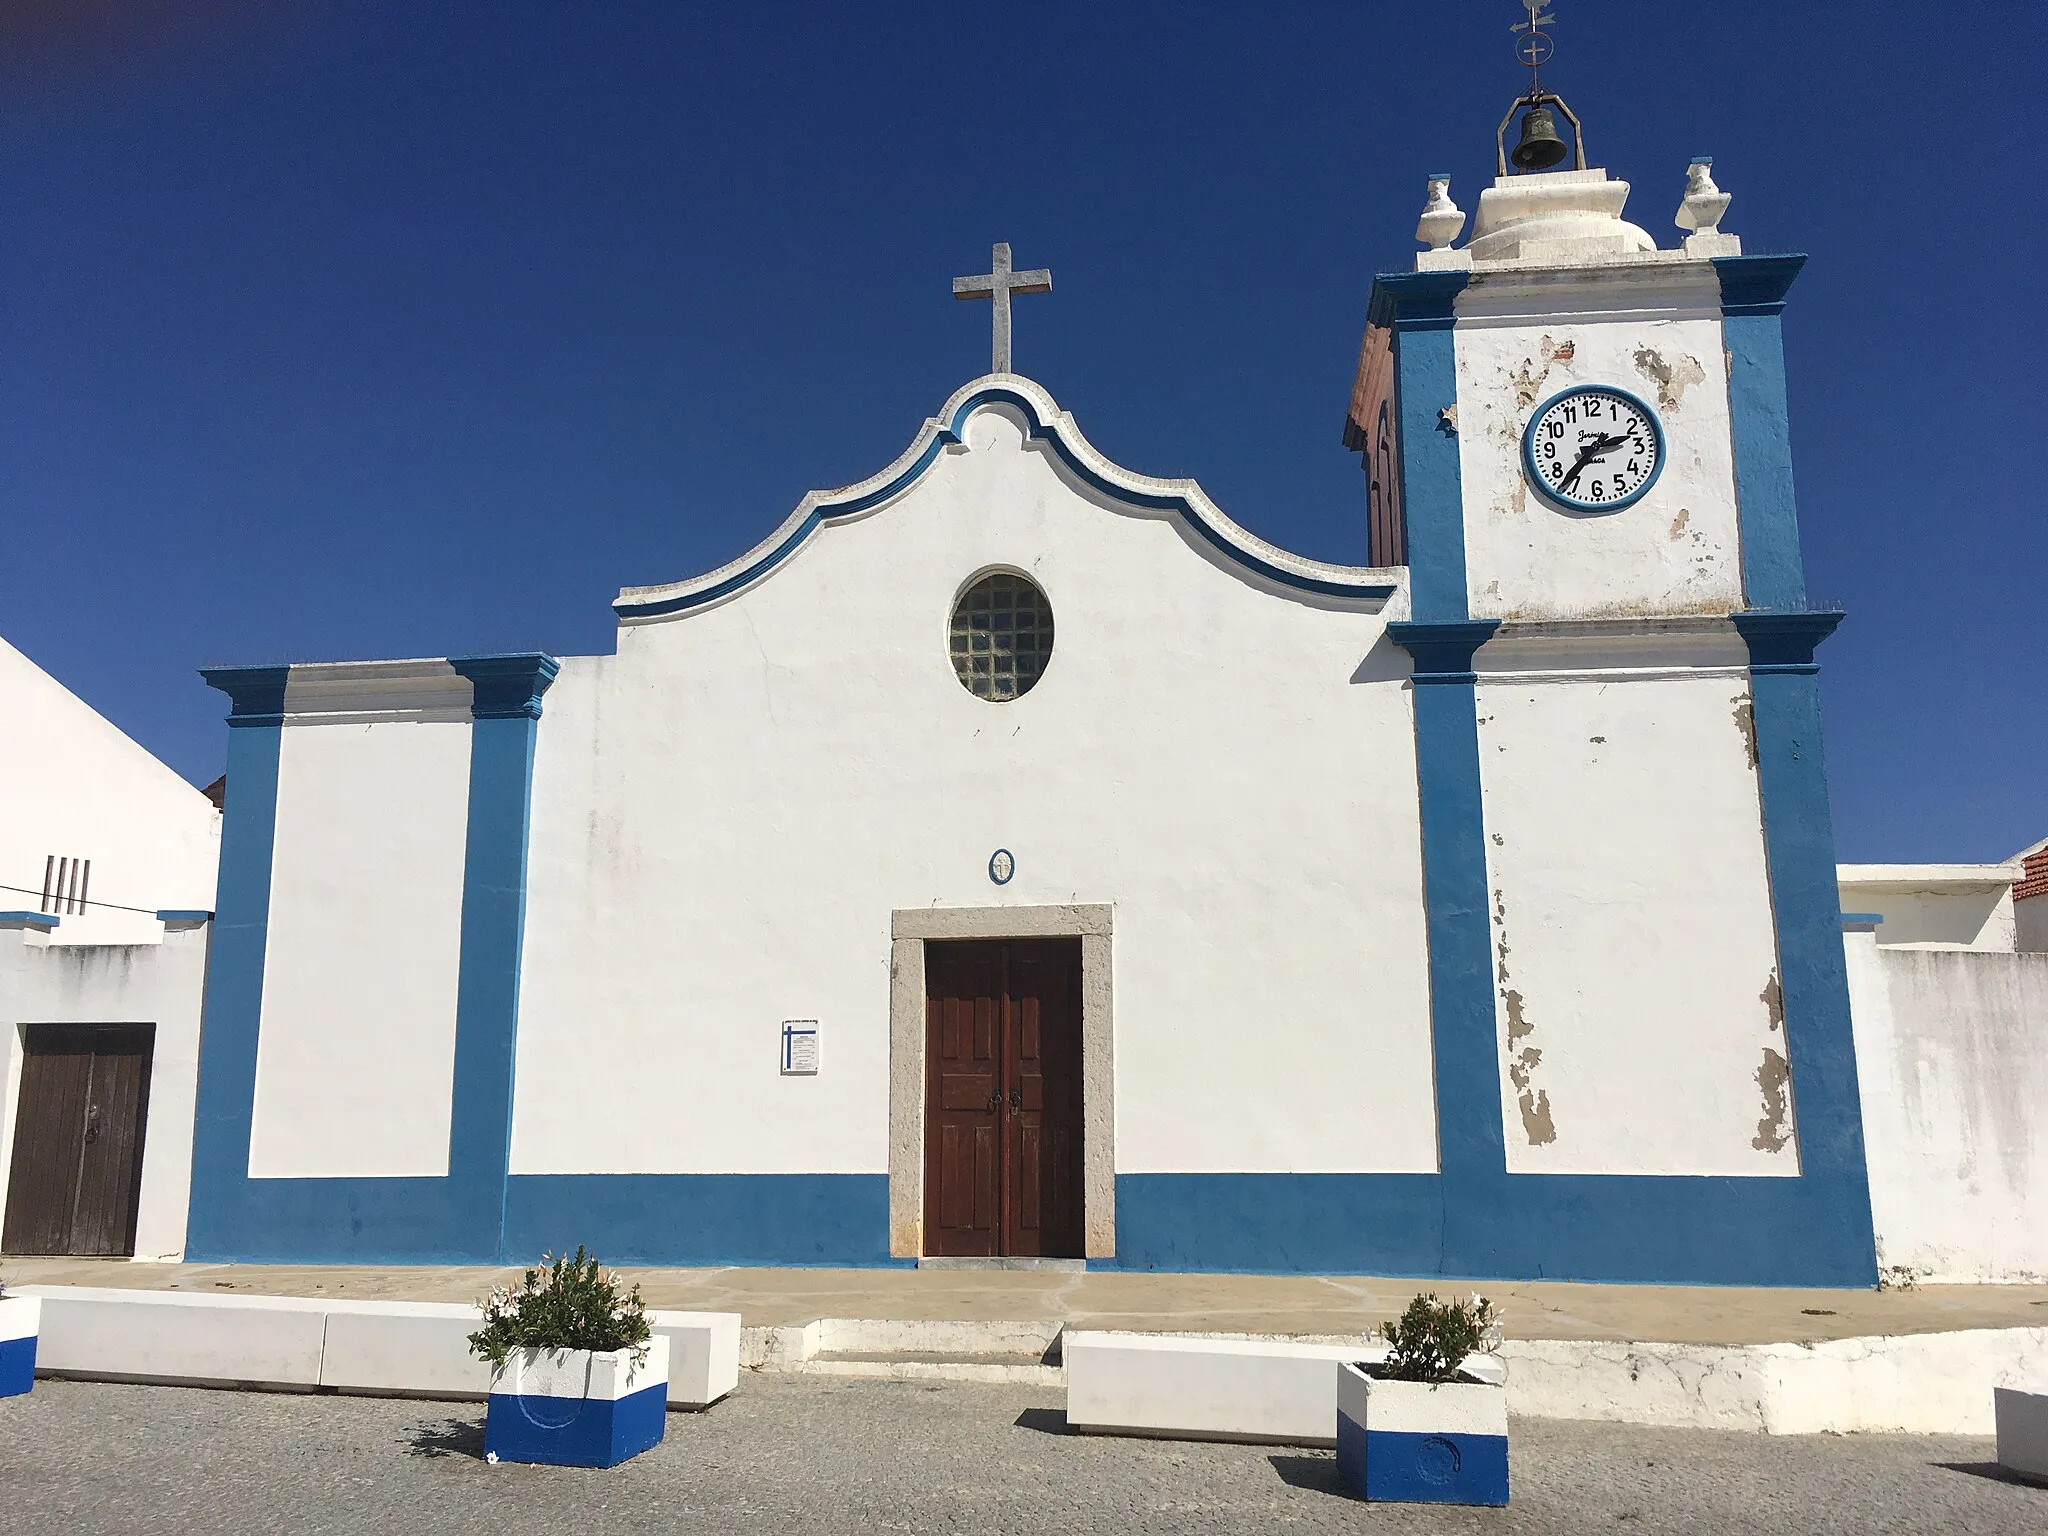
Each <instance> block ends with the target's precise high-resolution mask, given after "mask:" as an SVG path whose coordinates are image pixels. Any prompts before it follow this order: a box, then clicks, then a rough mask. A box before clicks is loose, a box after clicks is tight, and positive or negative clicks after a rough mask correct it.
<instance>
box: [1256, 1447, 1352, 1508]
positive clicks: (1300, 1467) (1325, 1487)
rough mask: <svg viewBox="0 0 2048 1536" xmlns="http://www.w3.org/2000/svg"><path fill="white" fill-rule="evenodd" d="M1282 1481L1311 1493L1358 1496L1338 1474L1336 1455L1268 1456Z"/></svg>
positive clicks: (1344, 1497)
mask: <svg viewBox="0 0 2048 1536" xmlns="http://www.w3.org/2000/svg"><path fill="white" fill-rule="evenodd" d="M1266 1460H1267V1461H1269V1462H1271V1463H1272V1466H1273V1470H1274V1471H1275V1472H1277V1473H1279V1474H1280V1481H1281V1482H1283V1483H1285V1484H1286V1485H1287V1486H1288V1487H1290V1488H1305V1489H1307V1490H1308V1491H1309V1492H1310V1493H1334V1494H1336V1495H1337V1497H1339V1498H1340V1499H1350V1498H1356V1497H1357V1495H1356V1494H1354V1493H1353V1492H1352V1491H1351V1489H1350V1487H1349V1485H1347V1484H1346V1483H1345V1481H1344V1479H1343V1478H1341V1477H1339V1476H1338V1475H1337V1458H1336V1457H1335V1456H1268V1457H1267V1458H1266Z"/></svg>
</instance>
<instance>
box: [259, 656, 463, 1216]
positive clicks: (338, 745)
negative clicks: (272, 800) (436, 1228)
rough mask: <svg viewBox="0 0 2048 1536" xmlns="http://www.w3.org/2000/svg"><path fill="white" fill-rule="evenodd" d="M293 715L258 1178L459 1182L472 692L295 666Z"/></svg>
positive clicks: (417, 669)
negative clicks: (452, 1162)
mask: <svg viewBox="0 0 2048 1536" xmlns="http://www.w3.org/2000/svg"><path fill="white" fill-rule="evenodd" d="M285 709H286V723H285V727H284V730H283V733H282V742H281V745H280V749H279V759H278V784H277V831H276V843H275V849H274V853H273V857H272V862H271V872H270V926H269V934H268V940H267V945H266V949H265V953H264V962H263V1015H262V1031H261V1034H260V1036H259V1040H258V1045H257V1054H256V1102H255V1110H254V1118H253V1122H252V1124H251V1128H250V1141H249V1173H250V1176H251V1177H252V1178H292V1177H300V1178H312V1177H329V1178H334V1177H344V1176H384V1177H397V1176H405V1175H413V1176H436V1175H441V1174H445V1173H446V1172H447V1171H448V1135H449V1125H450V1120H451V1115H452V1097H453V1083H454V1071H455V1004H456V986H457V979H458V975H459V970H460V960H461V947H462V945H461V938H462V886H463V864H464V844H465V839H466V836H467V832H468V825H469V747H470V724H469V684H468V683H467V682H466V681H464V680H463V679H462V678H460V677H457V676H456V675H455V673H454V671H453V669H452V668H450V667H449V666H448V664H447V663H446V662H444V661H436V662H394V663H366V664H361V665H344V666H338V667H308V668H297V667H295V668H293V669H292V674H291V678H290V681H289V682H288V684H287V688H286V693H285Z"/></svg>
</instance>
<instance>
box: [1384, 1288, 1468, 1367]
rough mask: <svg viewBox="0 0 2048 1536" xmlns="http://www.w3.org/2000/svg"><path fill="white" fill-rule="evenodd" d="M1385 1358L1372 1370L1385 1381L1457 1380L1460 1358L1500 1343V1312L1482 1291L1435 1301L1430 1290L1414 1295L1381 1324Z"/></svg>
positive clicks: (1461, 1359) (1434, 1296)
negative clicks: (1404, 1308) (1397, 1314)
mask: <svg viewBox="0 0 2048 1536" xmlns="http://www.w3.org/2000/svg"><path fill="white" fill-rule="evenodd" d="M1379 1332H1380V1337H1381V1338H1383V1339H1385V1340H1386V1341H1387V1345H1388V1349H1387V1358H1386V1363H1385V1364H1384V1365H1381V1366H1380V1367H1378V1368H1377V1369H1375V1370H1374V1371H1373V1373H1372V1374H1373V1375H1375V1376H1379V1377H1382V1378H1383V1379H1386V1380H1389V1381H1426V1382H1429V1383H1431V1384H1440V1383H1443V1382H1447V1381H1456V1380H1457V1379H1458V1369H1459V1367H1460V1366H1462V1365H1463V1364H1464V1363H1465V1357H1466V1356H1467V1355H1472V1354H1487V1355H1490V1354H1492V1353H1493V1352H1494V1351H1496V1350H1498V1349H1499V1348H1500V1313H1499V1312H1498V1311H1496V1310H1495V1308H1494V1305H1493V1303H1492V1302H1490V1301H1488V1300H1487V1299H1486V1298H1485V1297H1484V1296H1480V1295H1477V1294H1475V1295H1472V1296H1469V1297H1467V1298H1466V1299H1465V1300H1464V1301H1438V1300H1437V1299H1436V1293H1435V1292H1433V1291H1432V1292H1428V1293H1426V1294H1424V1295H1420V1296H1417V1297H1416V1298H1415V1299H1414V1300H1413V1301H1411V1302H1409V1303H1408V1310H1407V1311H1406V1312H1403V1313H1402V1314H1401V1316H1400V1317H1399V1318H1398V1319H1397V1320H1396V1321H1394V1322H1391V1323H1381V1324H1380V1328H1379Z"/></svg>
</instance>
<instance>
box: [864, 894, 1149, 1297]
mask: <svg viewBox="0 0 2048 1536" xmlns="http://www.w3.org/2000/svg"><path fill="white" fill-rule="evenodd" d="M1110 914H1111V908H1110V907H1109V906H1108V905H1107V904H1101V905H1092V904H1091V905H1074V906H1055V907H910V908H904V909H900V910H898V911H896V912H895V913H893V914H891V918H890V927H889V938H890V943H889V1254H890V1256H891V1257H892V1258H898V1259H916V1258H922V1257H923V1256H924V1159H925V1145H924V1107H925V1030H926V1019H925V977H924V946H925V941H926V940H928V939H1066V938H1078V939H1079V940H1080V941H1081V1233H1082V1244H1081V1251H1082V1253H1083V1254H1085V1255H1086V1256H1087V1257H1088V1258H1091V1259H1108V1258H1114V1257H1115V1256H1116V1049H1115V1034H1114V1025H1113V1016H1112V1009H1111V986H1110V970H1111V966H1110Z"/></svg>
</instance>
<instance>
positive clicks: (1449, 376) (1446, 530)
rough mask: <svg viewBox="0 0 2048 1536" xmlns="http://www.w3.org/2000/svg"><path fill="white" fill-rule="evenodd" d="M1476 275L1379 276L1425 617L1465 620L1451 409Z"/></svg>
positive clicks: (1376, 304) (1459, 485)
mask: <svg viewBox="0 0 2048 1536" xmlns="http://www.w3.org/2000/svg"><path fill="white" fill-rule="evenodd" d="M1470 277H1471V274H1470V273H1468V272H1383V273H1381V274H1380V275H1379V276H1378V277H1376V278H1374V279H1373V284H1372V299H1371V303H1370V307H1369V314H1370V315H1371V319H1372V323H1373V324H1374V325H1378V326H1384V327H1385V328H1386V329H1387V330H1389V331H1390V332H1392V334H1393V356H1394V394H1395V404H1396V413H1397V416H1398V418H1399V421H1400V446H1401V451H1400V464H1399V470H1400V480H1401V517H1402V522H1403V524H1404V525H1405V528H1406V538H1407V543H1406V548H1407V551H1408V573H1409V590H1410V602H1411V607H1412V609H1413V614H1414V617H1415V618H1416V619H1419V620H1449V619H1462V618H1464V617H1465V615H1466V613H1467V612H1468V609H1467V607H1466V593H1465V493H1464V486H1463V482H1462V479H1461V477H1460V472H1459V468H1458V439H1457V435H1456V434H1455V433H1454V432H1451V431H1448V430H1446V429H1445V423H1444V420H1443V414H1442V413H1443V411H1444V408H1445V407H1447V406H1451V405H1455V404H1456V403H1457V399H1458V370H1457V361H1456V354H1455V350H1454V345H1453V339H1452V334H1451V333H1452V328H1453V326H1455V324H1456V323H1457V316H1456V306H1457V298H1458V295H1459V294H1460V293H1461V292H1463V291H1464V288H1465V284H1466V283H1467V281H1469V279H1470Z"/></svg>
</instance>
